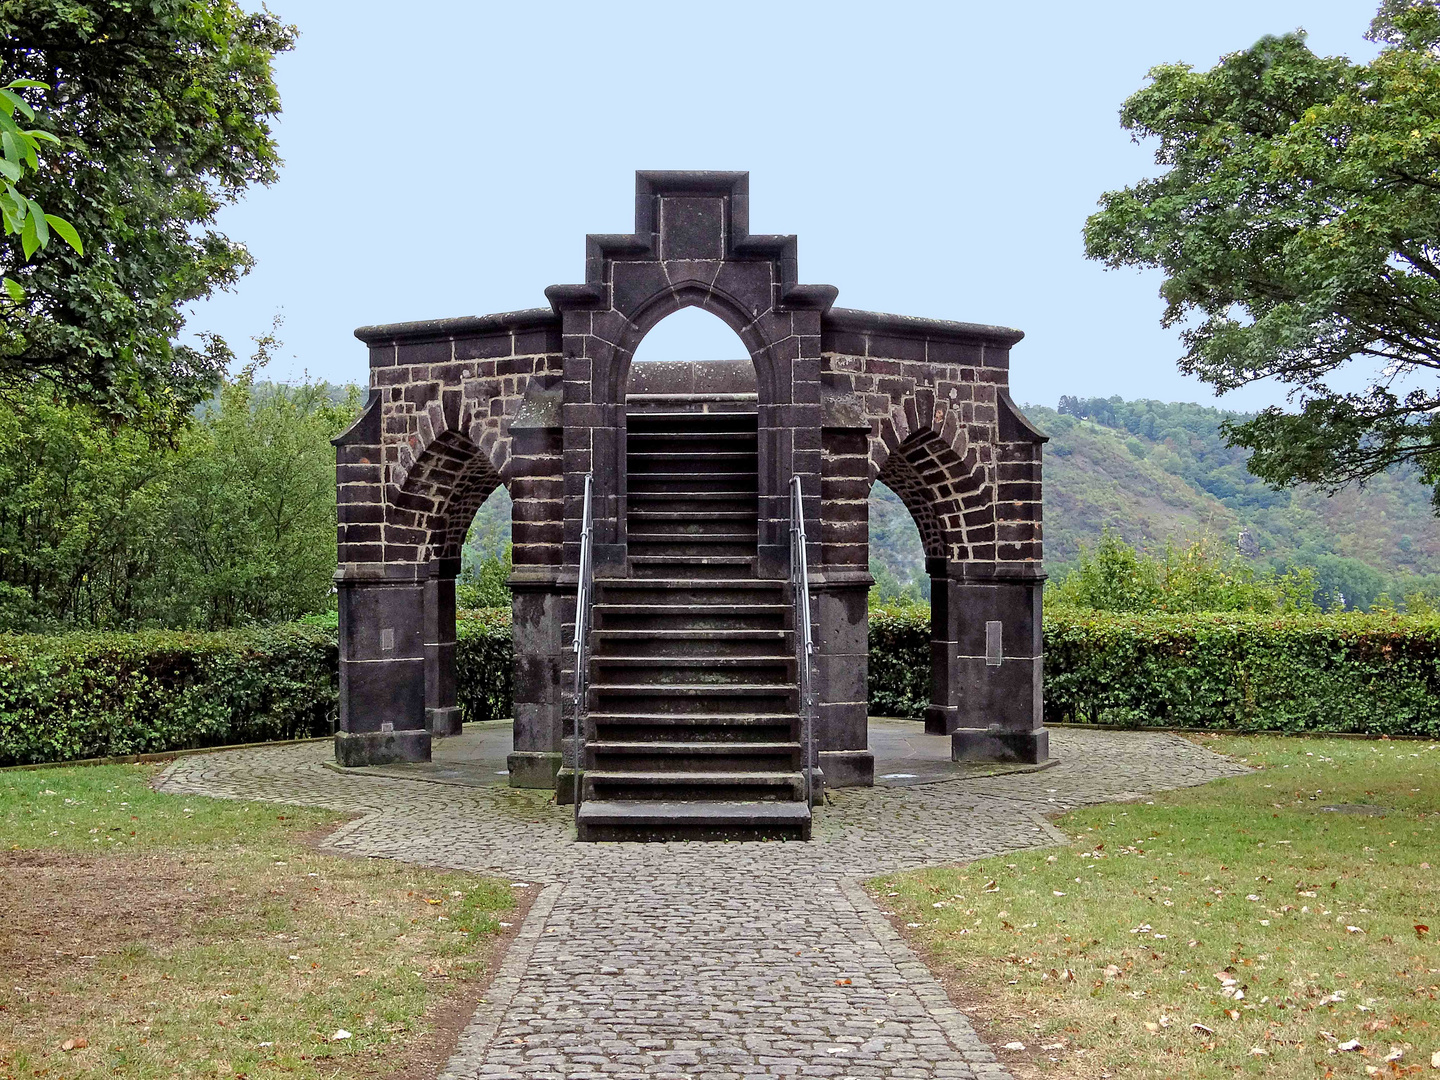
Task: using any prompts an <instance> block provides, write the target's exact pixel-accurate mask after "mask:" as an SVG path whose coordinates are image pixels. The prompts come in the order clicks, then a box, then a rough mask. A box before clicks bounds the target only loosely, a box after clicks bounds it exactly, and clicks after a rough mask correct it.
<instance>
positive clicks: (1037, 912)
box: [870, 737, 1440, 1078]
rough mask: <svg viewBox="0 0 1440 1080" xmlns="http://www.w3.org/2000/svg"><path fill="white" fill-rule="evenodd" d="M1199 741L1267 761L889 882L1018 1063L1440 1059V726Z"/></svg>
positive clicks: (1046, 1072) (1418, 1063)
mask: <svg viewBox="0 0 1440 1080" xmlns="http://www.w3.org/2000/svg"><path fill="white" fill-rule="evenodd" d="M1199 741H1200V742H1201V743H1202V745H1205V746H1207V747H1209V748H1210V749H1212V750H1215V751H1217V752H1220V753H1225V754H1231V755H1233V756H1235V757H1237V758H1240V759H1242V760H1244V761H1246V762H1248V763H1249V764H1250V765H1253V766H1255V767H1256V768H1257V770H1258V771H1256V772H1255V773H1253V774H1251V775H1248V776H1243V777H1239V778H1236V779H1232V780H1222V781H1218V782H1216V783H1212V784H1209V785H1207V786H1205V787H1202V788H1191V789H1188V790H1185V791H1177V792H1172V793H1168V794H1165V795H1158V796H1156V797H1155V798H1154V800H1153V801H1145V802H1139V803H1124V804H1110V805H1105V806H1096V807H1092V808H1089V809H1084V810H1077V811H1075V812H1073V813H1070V814H1066V815H1065V816H1063V817H1061V818H1059V819H1058V821H1057V822H1056V823H1057V824H1058V825H1059V827H1060V828H1061V829H1062V830H1063V831H1065V832H1066V833H1067V834H1069V836H1070V838H1071V843H1070V844H1069V845H1068V846H1065V847H1058V848H1050V849H1048V850H1038V851H1031V852H1025V853H1023V854H1017V855H1008V856H1002V857H999V858H992V859H986V860H983V861H980V862H975V863H970V864H968V865H965V866H958V867H946V868H942V869H932V870H925V871H921V872H918V873H907V874H896V875H892V876H889V877H884V878H879V879H876V880H875V881H872V882H871V883H870V886H871V892H872V895H874V896H875V897H876V899H877V900H878V901H879V903H880V905H881V907H882V909H884V910H886V911H887V912H893V913H894V917H895V919H896V922H897V923H898V924H899V925H900V926H901V927H902V932H903V933H905V934H906V936H907V938H908V940H910V942H911V944H912V945H913V946H914V947H915V948H916V949H917V950H918V951H919V952H920V953H921V954H922V955H924V956H926V957H927V958H928V959H929V960H930V961H931V963H932V966H933V967H934V968H935V969H936V970H937V972H938V973H939V974H940V975H941V976H942V977H943V978H945V979H946V980H947V982H948V983H949V985H950V986H951V989H952V994H953V995H954V996H955V998H956V1000H957V1001H958V1002H959V1003H961V1004H962V1006H963V1007H964V1008H966V1009H967V1010H969V1011H970V1012H971V1014H972V1016H974V1017H975V1018H976V1019H977V1020H979V1021H980V1022H981V1028H982V1031H983V1032H984V1034H985V1035H986V1036H987V1037H988V1038H989V1039H990V1040H991V1041H992V1042H993V1043H994V1044H995V1046H996V1051H997V1055H998V1056H999V1058H1000V1060H1001V1061H1002V1062H1005V1063H1006V1064H1007V1065H1008V1066H1009V1067H1010V1068H1011V1069H1012V1070H1013V1071H1014V1072H1015V1073H1016V1075H1017V1076H1020V1077H1032V1076H1074V1077H1082V1078H1091V1077H1107V1076H1109V1077H1117V1078H1119V1077H1127V1078H1128V1077H1177V1078H1182V1077H1183V1078H1191V1077H1194V1078H1199V1077H1207V1078H1208V1077H1233V1076H1252V1075H1253V1076H1267V1077H1287V1078H1288V1077H1297V1078H1298V1077H1305V1078H1326V1077H1351V1076H1359V1077H1364V1076H1377V1075H1378V1076H1393V1075H1397V1074H1411V1073H1424V1074H1425V1075H1432V1076H1440V1001H1437V997H1440V947H1437V944H1436V942H1437V939H1440V746H1437V745H1436V744H1432V743H1417V742H1390V741H1380V742H1370V741H1360V740H1350V739H1320V738H1304V739H1301V738H1294V739H1276V738H1248V737H1247V738H1214V737H1206V738H1203V739H1201V740H1199ZM1432 928H1433V929H1432ZM1007 1043H1008V1044H1023V1046H1024V1049H1023V1050H1018V1049H1017V1050H1005V1049H1001V1048H1002V1047H1004V1046H1005V1045H1006V1044H1007ZM1432 1055H1435V1056H1434V1057H1433V1058H1432Z"/></svg>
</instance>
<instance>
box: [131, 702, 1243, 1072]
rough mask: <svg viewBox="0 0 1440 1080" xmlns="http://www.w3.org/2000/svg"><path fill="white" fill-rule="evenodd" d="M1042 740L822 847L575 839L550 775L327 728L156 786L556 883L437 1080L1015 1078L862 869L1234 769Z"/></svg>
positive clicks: (457, 864)
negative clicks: (506, 771)
mask: <svg viewBox="0 0 1440 1080" xmlns="http://www.w3.org/2000/svg"><path fill="white" fill-rule="evenodd" d="M1051 746H1052V753H1053V754H1054V755H1055V756H1056V757H1058V758H1060V759H1061V764H1060V765H1058V766H1056V767H1055V768H1053V769H1048V770H1045V771H1043V772H1037V773H1028V774H1023V775H1011V776H1001V777H994V778H988V779H968V780H954V781H947V782H944V783H936V784H925V785H919V786H915V787H905V788H853V789H848V790H843V791H837V792H834V793H832V797H831V803H830V804H829V805H827V806H825V807H824V808H821V809H819V810H818V811H817V815H816V826H815V840H814V841H813V842H811V843H809V844H801V843H783V844H782V843H776V844H698V843H688V844H576V843H574V842H573V841H572V840H571V839H570V837H571V826H570V811H569V808H568V807H556V806H553V805H550V803H549V799H548V794H547V793H545V792H534V791H522V790H516V789H511V788H508V787H505V786H503V785H498V784H497V785H495V786H493V787H488V788H474V787H459V786H453V785H447V784H436V783H427V782H423V781H415V780H408V779H397V778H392V777H382V776H374V775H356V774H341V773H338V772H335V771H333V770H331V769H329V768H327V767H326V762H327V761H329V760H330V759H331V753H332V751H331V748H330V746H329V745H328V744H326V743H310V744H302V745H299V746H287V747H273V748H265V749H255V750H239V751H230V752H227V753H223V754H211V755H204V756H197V757H188V758H182V759H180V760H178V761H176V762H175V763H174V764H173V765H171V766H170V767H169V768H168V769H167V770H166V771H165V772H164V773H163V774H162V776H161V778H160V779H159V781H158V783H157V786H158V787H159V788H160V789H161V790H163V791H168V792H174V793H177V794H197V795H211V796H219V797H222V798H240V799H261V800H268V801H278V802H286V803H294V804H300V805H307V806H320V807H326V808H329V809H333V810H340V811H345V812H349V813H358V814H360V815H361V816H360V817H358V818H357V819H356V820H354V821H352V822H350V823H348V824H346V825H344V826H342V827H341V828H340V829H339V830H337V831H336V832H335V833H334V834H333V835H332V836H331V837H330V838H329V839H328V840H327V841H326V845H325V846H326V847H328V848H330V849H332V850H335V851H337V852H342V853H346V854H352V855H371V856H384V857H390V858H396V859H404V860H407V861H410V862H416V863H424V864H429V865H436V866H445V867H451V868H456V869H463V870H474V871H483V872H488V873H493V874H500V875H504V876H508V877H511V878H512V879H515V880H524V881H529V882H536V883H545V885H546V887H545V890H544V894H543V895H542V897H541V898H540V900H538V901H537V902H536V904H535V907H534V908H532V910H531V914H530V916H529V917H528V918H527V920H526V924H525V926H524V928H523V930H522V933H521V935H520V937H519V938H518V939H517V940H516V943H515V945H514V946H513V947H512V949H511V952H510V954H509V956H507V958H506V960H505V963H504V966H503V967H502V969H501V971H500V972H499V973H498V975H497V978H496V980H495V983H494V984H493V985H492V987H491V989H490V991H489V993H488V994H487V1001H488V1004H487V1005H484V1006H482V1007H481V1009H480V1011H479V1012H478V1013H477V1014H476V1017H475V1019H474V1020H473V1021H472V1023H471V1025H470V1027H469V1028H468V1029H467V1030H466V1032H465V1035H464V1036H463V1037H462V1039H461V1043H460V1046H459V1048H458V1050H457V1052H456V1054H455V1056H454V1058H453V1059H452V1060H451V1062H450V1063H449V1065H448V1067H447V1069H446V1071H445V1073H443V1074H442V1075H443V1076H444V1077H447V1078H449V1077H454V1078H460V1077H491V1076H497V1077H545V1078H552V1077H553V1078H571V1077H575V1078H578V1077H588V1076H596V1077H599V1076H605V1077H615V1076H618V1077H714V1078H717V1080H718V1078H722V1077H723V1078H727V1080H728V1078H741V1077H772V1076H816V1077H836V1078H843V1077H866V1078H869V1077H917V1078H921V1077H937V1078H938V1077H943V1078H950V1077H1004V1076H1006V1075H1007V1074H1006V1073H1005V1072H1004V1070H1003V1069H1002V1067H1001V1066H999V1065H998V1064H996V1062H995V1058H994V1056H993V1054H991V1053H990V1051H989V1050H988V1048H987V1047H986V1046H985V1045H984V1043H983V1042H982V1041H981V1040H980V1039H979V1037H978V1036H977V1035H976V1034H975V1032H974V1030H973V1029H972V1028H971V1027H970V1025H969V1024H968V1022H967V1021H966V1020H965V1018H964V1017H963V1016H962V1015H961V1014H960V1013H959V1012H958V1011H957V1010H956V1009H954V1008H953V1007H952V1006H951V1005H950V1002H949V1000H948V999H947V997H946V995H945V992H944V989H943V988H942V987H941V986H940V985H939V984H938V983H937V982H936V981H935V979H934V978H933V977H932V976H931V975H930V973H929V972H928V970H927V969H926V968H925V966H924V965H923V964H922V963H920V961H919V960H918V959H916V957H915V955H914V954H913V953H911V952H910V950H909V949H908V948H907V947H906V946H905V945H904V943H903V942H902V941H901V940H900V939H899V938H898V936H897V935H896V934H895V933H894V931H893V930H892V929H891V927H890V925H889V924H888V923H887V922H886V920H885V918H884V916H883V915H881V914H880V912H879V910H878V909H877V908H876V907H875V906H874V904H872V903H871V902H870V901H869V899H868V898H867V897H866V896H865V895H864V893H863V892H862V891H861V890H860V889H859V887H858V885H857V884H856V881H857V880H859V879H862V878H865V877H868V876H871V875H874V874H879V873H885V872H889V871H894V870H901V869H908V868H914V867H919V866H926V865H932V864H936V863H953V862H961V861H966V860H969V859H974V858H979V857H982V856H985V855H992V854H998V853H1000V852H1004V851H1011V850H1017V849H1020V848H1027V847H1037V846H1043V845H1047V844H1053V843H1056V842H1059V841H1061V840H1062V839H1063V837H1062V836H1061V835H1060V834H1059V833H1058V831H1057V830H1055V829H1054V827H1053V826H1051V825H1049V823H1048V822H1047V821H1046V820H1045V818H1044V816H1043V815H1046V814H1053V813H1058V812H1061V811H1064V810H1067V809H1070V808H1073V807H1076V806H1080V805H1084V804H1087V803H1095V802H1106V801H1112V800H1118V799H1130V798H1140V797H1142V796H1144V795H1146V794H1149V793H1153V792H1156V791H1161V790H1165V789H1169V788H1177V787H1187V786H1191V785H1195V784H1203V783H1205V782H1207V781H1209V780H1214V779H1217V778H1219V777H1222V776H1231V775H1236V774H1238V773H1242V772H1244V771H1245V769H1244V767H1243V766H1240V765H1237V764H1236V763H1234V762H1232V761H1230V760H1228V759H1225V758H1221V757H1219V756H1217V755H1215V754H1211V753H1210V752H1209V751H1207V750H1204V749H1203V748H1201V747H1198V746H1196V745H1194V744H1193V743H1190V742H1187V741H1186V740H1183V739H1180V738H1177V737H1175V736H1172V735H1166V734H1158V733H1131V732H1124V733H1121V732H1106V731H1083V730H1073V729H1071V730H1056V731H1052V732H1051Z"/></svg>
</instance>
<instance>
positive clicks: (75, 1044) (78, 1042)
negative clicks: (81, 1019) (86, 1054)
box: [60, 1035, 90, 1051]
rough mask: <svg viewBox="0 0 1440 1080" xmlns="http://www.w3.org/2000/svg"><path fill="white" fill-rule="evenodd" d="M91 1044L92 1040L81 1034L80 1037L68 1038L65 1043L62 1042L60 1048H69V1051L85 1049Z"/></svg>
mask: <svg viewBox="0 0 1440 1080" xmlns="http://www.w3.org/2000/svg"><path fill="white" fill-rule="evenodd" d="M89 1045H90V1040H89V1039H87V1038H85V1037H84V1036H83V1035H82V1036H80V1037H79V1038H75V1039H66V1040H65V1041H64V1042H63V1043H61V1044H60V1049H61V1050H67V1051H68V1050H84V1049H85V1048H86V1047H87V1046H89Z"/></svg>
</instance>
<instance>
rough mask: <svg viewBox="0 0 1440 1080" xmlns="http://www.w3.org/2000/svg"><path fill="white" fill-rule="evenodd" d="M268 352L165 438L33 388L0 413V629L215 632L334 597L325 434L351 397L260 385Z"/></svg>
mask: <svg viewBox="0 0 1440 1080" xmlns="http://www.w3.org/2000/svg"><path fill="white" fill-rule="evenodd" d="M273 347H274V339H273V337H266V338H263V339H261V340H260V347H259V349H258V351H257V354H256V358H255V360H254V361H253V362H252V363H251V364H250V365H249V366H248V367H246V368H245V369H244V371H243V372H242V373H241V375H240V376H239V377H238V378H237V379H235V380H234V381H232V382H229V383H227V384H226V385H225V386H224V387H223V388H222V390H221V392H220V394H219V395H218V396H217V398H216V399H215V400H214V402H213V404H212V405H211V406H210V407H209V408H207V409H205V410H204V411H203V415H202V416H201V417H200V418H199V419H197V420H196V421H195V422H193V423H192V424H191V425H190V426H189V427H188V428H187V429H185V430H184V431H182V432H180V433H179V435H178V437H177V439H176V441H175V442H174V443H173V444H172V443H166V442H161V441H157V440H154V439H152V438H150V437H149V436H147V435H145V434H143V433H141V432H139V431H137V430H136V429H135V428H133V427H130V426H118V427H117V426H114V425H111V424H109V423H108V422H106V420H105V419H104V418H103V417H101V416H99V415H97V414H96V412H95V411H94V410H93V409H91V408H90V407H89V406H86V405H83V404H73V405H71V404H62V403H56V402H55V401H54V400H53V399H52V398H51V397H50V396H49V395H47V394H45V393H43V392H40V391H36V392H33V393H31V394H30V395H28V396H27V397H26V398H25V399H24V401H23V402H21V403H20V404H19V406H18V407H17V408H15V409H10V410H5V409H0V629H12V630H27V629H41V628H58V627H89V628H95V629H100V628H127V627H130V628H133V627H143V626H169V627H201V628H207V629H223V628H225V627H231V626H238V625H242V624H249V623H261V622H274V621H282V620H287V619H295V618H299V617H300V616H302V615H305V614H307V613H309V612H314V611H318V610H323V609H324V608H325V607H326V606H327V604H328V603H329V596H330V591H331V587H332V586H331V576H332V574H333V573H334V570H335V458H334V450H333V448H332V447H331V445H330V441H329V440H330V438H331V437H333V436H334V435H336V434H338V433H339V432H340V431H342V430H343V429H344V428H345V427H346V426H347V425H348V423H349V422H350V421H351V419H352V418H353V417H354V416H355V414H356V412H357V411H358V409H359V397H358V394H357V393H356V392H355V391H354V390H353V389H351V390H347V391H345V392H344V393H343V394H341V393H337V392H336V391H335V389H334V388H332V387H329V386H327V385H325V384H323V383H320V384H305V385H302V386H298V387H286V386H276V385H268V384H262V383H258V382H256V379H255V376H256V373H257V371H258V369H259V367H260V366H261V365H262V364H263V363H264V362H265V360H266V359H267V357H268V355H269V353H270V350H271V349H273Z"/></svg>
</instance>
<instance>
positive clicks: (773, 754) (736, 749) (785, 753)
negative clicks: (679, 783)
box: [585, 740, 802, 773]
mask: <svg viewBox="0 0 1440 1080" xmlns="http://www.w3.org/2000/svg"><path fill="white" fill-rule="evenodd" d="M801 762H802V759H801V753H800V743H799V742H733V741H729V742H692V741H686V742H613V741H601V740H596V741H594V742H587V743H586V744H585V767H586V768H587V769H592V770H598V771H601V772H633V773H662V772H716V773H740V772H793V771H795V770H797V769H799V768H800V766H801Z"/></svg>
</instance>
